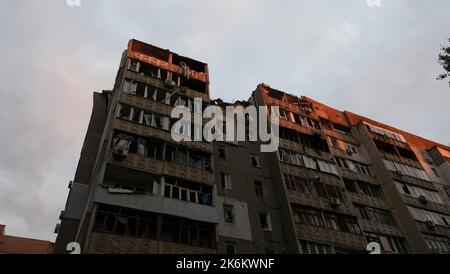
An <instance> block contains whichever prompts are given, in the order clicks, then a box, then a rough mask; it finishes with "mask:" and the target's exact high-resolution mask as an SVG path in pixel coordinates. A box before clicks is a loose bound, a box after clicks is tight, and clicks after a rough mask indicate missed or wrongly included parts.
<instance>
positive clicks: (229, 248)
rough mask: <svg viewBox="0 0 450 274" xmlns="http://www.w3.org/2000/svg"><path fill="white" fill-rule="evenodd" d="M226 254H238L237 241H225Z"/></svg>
mask: <svg viewBox="0 0 450 274" xmlns="http://www.w3.org/2000/svg"><path fill="white" fill-rule="evenodd" d="M225 254H230V255H233V254H237V248H236V244H235V243H225Z"/></svg>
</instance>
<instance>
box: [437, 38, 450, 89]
mask: <svg viewBox="0 0 450 274" xmlns="http://www.w3.org/2000/svg"><path fill="white" fill-rule="evenodd" d="M448 42H449V44H450V38H449V39H448ZM438 62H439V64H441V65H442V66H443V67H444V69H445V71H446V72H445V73H443V74H441V75H439V77H438V78H437V79H438V80H443V79H445V78H447V77H449V78H450V46H448V47H442V49H441V53H439V59H438ZM448 83H449V85H450V81H449V82H448Z"/></svg>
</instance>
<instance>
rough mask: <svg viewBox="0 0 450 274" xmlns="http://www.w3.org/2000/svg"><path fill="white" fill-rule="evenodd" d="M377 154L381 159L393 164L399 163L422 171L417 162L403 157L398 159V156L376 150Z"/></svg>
mask: <svg viewBox="0 0 450 274" xmlns="http://www.w3.org/2000/svg"><path fill="white" fill-rule="evenodd" d="M378 153H380V155H381V158H384V159H386V160H391V161H393V162H397V163H401V164H404V165H408V166H412V167H415V168H419V169H423V167H422V165H421V164H420V162H418V161H414V160H412V159H408V158H405V157H400V156H399V155H395V154H392V153H388V152H385V151H382V150H378Z"/></svg>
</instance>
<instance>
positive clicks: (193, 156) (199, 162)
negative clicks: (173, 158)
mask: <svg viewBox="0 0 450 274" xmlns="http://www.w3.org/2000/svg"><path fill="white" fill-rule="evenodd" d="M189 166H190V167H193V168H199V169H201V168H203V155H202V154H200V153H197V152H194V151H190V152H189Z"/></svg>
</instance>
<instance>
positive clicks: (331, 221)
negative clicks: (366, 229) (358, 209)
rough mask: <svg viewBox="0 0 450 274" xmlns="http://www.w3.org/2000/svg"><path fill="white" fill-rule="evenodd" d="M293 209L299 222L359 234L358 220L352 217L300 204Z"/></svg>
mask: <svg viewBox="0 0 450 274" xmlns="http://www.w3.org/2000/svg"><path fill="white" fill-rule="evenodd" d="M293 211H294V213H295V215H294V216H295V217H296V218H297V219H298V222H299V223H300V224H304V225H310V226H316V227H321V228H325V229H331V230H338V231H343V232H347V233H353V234H361V230H360V228H359V225H358V222H357V220H356V218H354V217H351V216H347V215H341V214H336V213H331V212H324V211H322V210H319V209H314V208H306V207H300V206H295V207H293Z"/></svg>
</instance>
